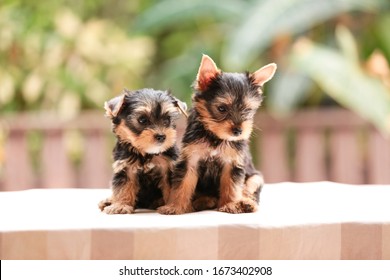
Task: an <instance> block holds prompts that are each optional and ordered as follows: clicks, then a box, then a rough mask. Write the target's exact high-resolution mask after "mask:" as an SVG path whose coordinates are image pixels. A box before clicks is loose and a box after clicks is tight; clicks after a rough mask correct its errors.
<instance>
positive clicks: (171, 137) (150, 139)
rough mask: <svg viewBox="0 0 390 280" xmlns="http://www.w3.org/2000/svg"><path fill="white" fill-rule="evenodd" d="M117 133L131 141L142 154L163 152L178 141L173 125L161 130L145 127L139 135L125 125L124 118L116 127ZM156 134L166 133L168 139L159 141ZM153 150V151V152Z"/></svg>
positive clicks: (121, 138)
mask: <svg viewBox="0 0 390 280" xmlns="http://www.w3.org/2000/svg"><path fill="white" fill-rule="evenodd" d="M114 132H115V134H116V135H117V136H118V137H119V139H120V140H121V141H123V142H129V143H131V145H133V146H134V147H135V148H136V149H137V150H138V151H139V152H140V153H141V154H147V153H156V154H158V153H162V152H164V151H166V150H167V149H168V148H170V147H172V146H173V145H174V144H175V142H176V130H175V129H173V128H172V127H168V128H162V129H159V130H154V129H145V130H144V131H142V133H141V134H140V135H139V136H137V135H136V134H134V133H133V132H131V130H130V129H129V128H128V127H127V126H126V125H125V122H124V120H122V121H121V123H120V124H119V125H118V126H117V127H116V128H115V131H114ZM156 134H164V135H165V136H166V140H165V141H164V142H163V143H161V144H160V143H158V142H157V141H156V139H155V137H154V136H155V135H156ZM151 151H153V152H151Z"/></svg>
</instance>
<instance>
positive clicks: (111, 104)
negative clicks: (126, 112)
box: [104, 94, 125, 119]
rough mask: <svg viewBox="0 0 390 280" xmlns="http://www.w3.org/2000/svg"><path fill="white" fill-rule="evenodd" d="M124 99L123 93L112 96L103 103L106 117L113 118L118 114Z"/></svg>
mask: <svg viewBox="0 0 390 280" xmlns="http://www.w3.org/2000/svg"><path fill="white" fill-rule="evenodd" d="M124 100H125V94H122V95H120V96H117V97H114V98H113V99H111V100H109V101H107V102H105V103H104V109H106V117H109V118H111V119H112V118H115V117H116V116H118V114H119V112H120V110H121V109H122V106H123V102H124Z"/></svg>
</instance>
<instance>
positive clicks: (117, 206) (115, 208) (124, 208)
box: [103, 203, 134, 215]
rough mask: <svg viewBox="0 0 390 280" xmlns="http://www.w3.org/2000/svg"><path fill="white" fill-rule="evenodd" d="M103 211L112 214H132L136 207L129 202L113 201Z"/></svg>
mask: <svg viewBox="0 0 390 280" xmlns="http://www.w3.org/2000/svg"><path fill="white" fill-rule="evenodd" d="M103 212H104V213H106V214H110V215H111V214H132V213H134V207H133V206H130V205H127V204H121V203H113V204H111V205H109V206H106V207H105V208H104V210H103Z"/></svg>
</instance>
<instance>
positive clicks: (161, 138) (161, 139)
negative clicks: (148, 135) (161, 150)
mask: <svg viewBox="0 0 390 280" xmlns="http://www.w3.org/2000/svg"><path fill="white" fill-rule="evenodd" d="M154 138H156V140H157V141H158V142H160V143H162V142H164V141H165V138H167V137H166V136H165V134H155V135H154Z"/></svg>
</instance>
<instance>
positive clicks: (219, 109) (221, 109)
mask: <svg viewBox="0 0 390 280" xmlns="http://www.w3.org/2000/svg"><path fill="white" fill-rule="evenodd" d="M217 109H218V111H219V112H221V113H226V111H227V108H226V106H224V105H220V106H218V108H217Z"/></svg>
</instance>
